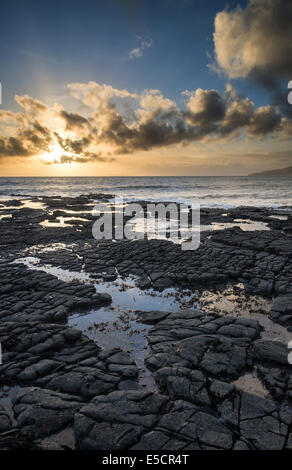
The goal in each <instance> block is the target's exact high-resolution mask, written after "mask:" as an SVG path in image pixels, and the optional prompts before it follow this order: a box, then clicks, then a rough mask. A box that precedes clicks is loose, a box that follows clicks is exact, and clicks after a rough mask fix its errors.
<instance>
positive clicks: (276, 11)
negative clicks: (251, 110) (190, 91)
mask: <svg viewBox="0 0 292 470" xmlns="http://www.w3.org/2000/svg"><path fill="white" fill-rule="evenodd" d="M291 25H292V2H291V0H250V1H249V3H248V5H247V7H246V8H245V9H242V8H240V7H237V8H236V9H235V10H232V11H228V10H225V11H222V12H220V13H218V14H217V15H216V18H215V32H214V43H215V54H216V61H217V64H218V66H219V68H220V69H221V70H223V71H224V72H226V73H227V75H228V76H229V78H245V79H251V80H253V81H255V82H257V83H258V84H259V85H260V86H263V87H265V88H266V89H268V90H269V91H270V93H271V96H272V102H273V103H274V104H278V105H279V106H281V111H282V113H284V114H285V115H287V116H289V117H290V118H291V117H292V111H291V106H290V107H289V106H288V104H287V93H286V89H285V88H286V86H287V82H288V80H291V77H292V26H291ZM283 81H285V84H284V85H283Z"/></svg>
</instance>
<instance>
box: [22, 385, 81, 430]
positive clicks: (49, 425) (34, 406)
mask: <svg viewBox="0 0 292 470" xmlns="http://www.w3.org/2000/svg"><path fill="white" fill-rule="evenodd" d="M83 404H84V403H82V401H81V400H80V399H78V398H76V397H72V396H70V395H68V394H64V393H58V392H53V391H52V390H46V389H40V388H36V387H28V388H22V389H20V390H19V391H18V392H17V394H16V396H15V397H14V398H13V410H14V413H15V416H16V419H17V424H18V427H19V429H21V431H22V432H28V433H30V434H33V435H34V436H35V437H36V438H43V437H46V436H49V435H51V434H53V433H55V432H57V431H60V430H62V429H64V428H66V427H67V426H69V425H70V424H72V423H73V419H74V414H75V413H76V412H77V411H78V410H79V409H80V408H81V407H82V405H83Z"/></svg>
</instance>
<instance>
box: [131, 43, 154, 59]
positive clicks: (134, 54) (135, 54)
mask: <svg viewBox="0 0 292 470" xmlns="http://www.w3.org/2000/svg"><path fill="white" fill-rule="evenodd" d="M139 39H140V45H139V46H138V47H135V48H134V49H132V50H131V51H130V52H129V59H140V57H143V55H144V52H145V51H146V50H147V49H149V48H150V47H152V46H153V40H152V39H142V38H139Z"/></svg>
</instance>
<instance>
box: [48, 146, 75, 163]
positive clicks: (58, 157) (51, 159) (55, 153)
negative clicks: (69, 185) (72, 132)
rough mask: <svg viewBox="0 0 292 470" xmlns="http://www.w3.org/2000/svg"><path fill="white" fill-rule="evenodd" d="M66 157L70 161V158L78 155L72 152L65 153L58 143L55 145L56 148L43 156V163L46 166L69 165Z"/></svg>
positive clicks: (72, 161)
mask: <svg viewBox="0 0 292 470" xmlns="http://www.w3.org/2000/svg"><path fill="white" fill-rule="evenodd" d="M65 157H68V159H70V157H76V155H74V154H73V153H70V152H64V149H62V147H61V146H60V145H59V144H58V143H55V144H54V147H53V149H52V150H51V151H50V152H48V153H45V154H43V155H41V159H42V161H43V162H44V163H46V164H51V165H64V164H66V163H69V161H66V158H65ZM62 159H63V161H62ZM70 163H74V160H73V159H72V160H71V161H70Z"/></svg>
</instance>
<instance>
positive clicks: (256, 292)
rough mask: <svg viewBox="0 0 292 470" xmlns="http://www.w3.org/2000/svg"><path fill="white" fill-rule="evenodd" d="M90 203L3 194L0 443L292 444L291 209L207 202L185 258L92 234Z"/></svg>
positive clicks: (166, 246)
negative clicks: (291, 359)
mask: <svg viewBox="0 0 292 470" xmlns="http://www.w3.org/2000/svg"><path fill="white" fill-rule="evenodd" d="M96 201H102V202H107V201H108V202H110V201H109V195H104V194H95V195H89V196H85V195H84V196H77V197H71V198H70V197H58V198H56V197H49V196H39V197H37V196H34V197H31V198H28V199H26V202H25V203H24V204H23V203H22V202H21V200H18V199H17V200H14V201H13V202H11V201H10V202H5V201H1V203H0V204H1V206H2V207H0V211H1V217H0V228H1V238H0V243H1V258H0V270H1V274H2V278H3V282H2V285H1V288H0V309H1V317H0V342H1V343H2V347H3V364H2V365H0V380H1V384H2V387H3V390H2V397H1V398H0V446H2V447H4V448H5V446H6V447H7V448H9V446H11V445H12V441H13V439H14V437H15V435H16V434H17V435H18V436H22V439H21V438H20V439H19V442H20V445H27V446H30V447H31V448H42V449H43V448H44V449H46V448H50V449H54V448H55V449H59V448H60V449H62V448H64V446H65V447H66V446H68V447H70V448H73V447H76V448H77V449H92V448H96V449H103V450H107V449H111V450H120V449H123V450H124V449H131V450H137V449H145V450H151V449H152V450H158V449H162V450H166V449H169V450H182V449H186V450H188V449H189V450H191V449H212V448H214V449H260V450H262V449H271V448H274V449H282V448H287V449H290V448H291V446H292V444H291V443H292V436H291V438H290V437H289V436H290V427H291V424H292V412H291V405H290V404H291V403H292V402H291V400H292V382H291V379H290V375H291V374H290V372H291V366H290V365H289V363H288V353H289V350H288V347H287V343H288V341H290V340H292V333H291V330H292V290H291V285H292V283H291V280H292V261H291V259H292V257H291V255H292V243H291V242H292V215H291V212H290V211H289V210H286V209H285V210H279V209H273V208H268V209H267V208H259V207H252V206H249V207H237V208H232V209H230V210H228V212H227V213H226V209H223V208H222V209H219V208H217V209H215V208H202V209H201V224H202V226H203V227H208V230H205V231H204V232H202V237H201V245H200V247H199V249H198V250H195V251H193V252H184V251H183V250H181V247H180V246H179V245H177V244H174V243H172V242H171V241H167V240H137V241H130V240H118V241H112V240H107V241H101V242H97V241H96V240H94V239H93V237H92V233H91V229H92V223H93V217H92V215H91V210H92V207H93V206H94V203H95V202H96ZM145 202H146V201H143V204H145ZM3 215H4V217H2V216H3ZM61 218H62V219H61ZM61 221H62V222H61ZM239 221H240V222H239ZM242 221H244V228H245V230H242V229H241V228H240V225H241V224H242V223H243V222H242ZM66 222H69V223H66ZM228 224H231V225H233V226H232V227H231V226H230V225H228ZM254 224H262V225H259V226H258V225H256V228H258V227H260V228H261V230H254V228H255V225H254ZM214 226H216V228H214ZM226 227H227V228H226ZM15 387H16V388H15ZM11 390H12V391H11ZM10 398H11V399H10ZM1 403H2V405H1ZM40 406H41V409H42V412H41V415H40V412H39V407H40ZM37 409H38V411H36V410H37ZM133 410H134V411H133ZM36 413H38V414H37V419H36ZM180 422H184V423H187V424H185V425H184V427H183V428H181V427H180V426H179V423H180ZM171 423H175V424H176V425H175V426H172V424H171ZM121 424H122V427H121ZM109 429H110V431H109ZM127 430H128V433H127V432H126V431H127ZM27 432H28V433H31V435H32V437H30V438H29V439H27V440H26V437H25V433H27ZM62 446H63V447H62Z"/></svg>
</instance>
